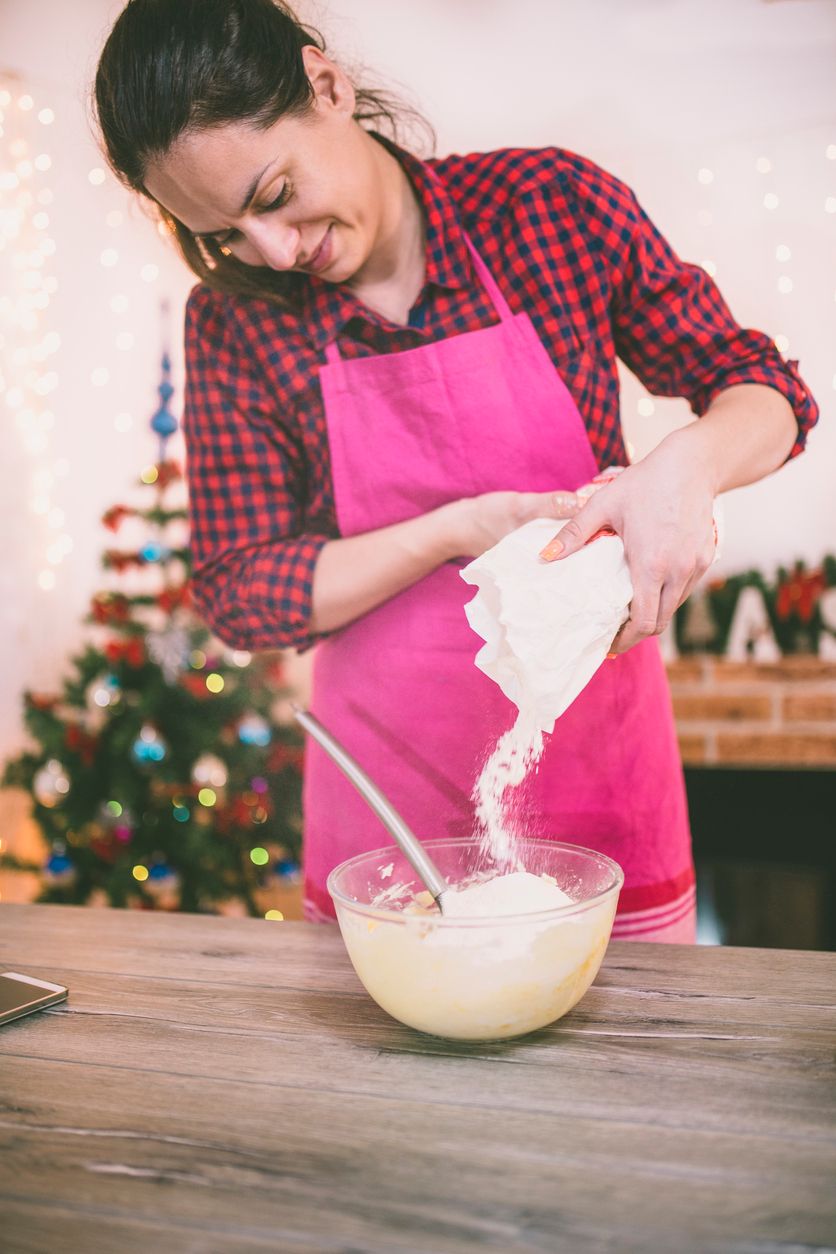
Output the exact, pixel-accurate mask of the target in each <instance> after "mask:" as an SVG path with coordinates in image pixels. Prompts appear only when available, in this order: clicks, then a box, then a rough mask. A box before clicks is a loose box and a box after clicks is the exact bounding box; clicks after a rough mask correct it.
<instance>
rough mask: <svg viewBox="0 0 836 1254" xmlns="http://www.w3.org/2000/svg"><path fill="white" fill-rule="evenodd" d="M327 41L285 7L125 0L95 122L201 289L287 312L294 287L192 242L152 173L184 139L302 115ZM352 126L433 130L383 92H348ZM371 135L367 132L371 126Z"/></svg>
mask: <svg viewBox="0 0 836 1254" xmlns="http://www.w3.org/2000/svg"><path fill="white" fill-rule="evenodd" d="M306 45H313V46H314V47H317V48H319V49H320V51H322V52H324V51H325V40H324V39H323V38H322V35H321V34H320V33H319V32H318V31H316V30H314V29H313V28H312V27H307V26H305V25H303V24H302V23H301V22H299V21H298V19H297V18H296V16H295V15H294V13H293V11H292V10H291V9H290V8H289V6H288V5H286V4H285V3H283V2H282V0H129V3H128V4H127V6H126V7H125V8H124V9H123V10H122V12H121V14H120V15H119V17H118V18H117V20H116V24H115V26H114V27H113V30H112V31H111V32H110V35H109V37H108V40H107V43H106V44H105V46H104V49H103V50H102V55H101V57H100V59H99V66H98V69H97V71H96V83H95V116H96V120H97V121H98V125H99V129H100V131H101V136H102V140H103V143H104V150H105V154H106V156H107V160H108V162H109V164H110V166H111V168H112V169H113V171H114V173H115V174H116V176H117V178H119V179H120V181H121V182H122V183H124V184H125V185H126V186H128V187H130V188H132V189H133V190H134V191H137V192H140V193H141V194H142V195H144V196H146V197H148V199H149V200H150V201H151V202H152V203H153V205H154V206H155V207H156V211H157V213H158V214H159V216H160V218H161V220H162V222H163V224H164V225H165V226H166V227H167V228H168V230H169V231H170V232H171V234H172V236H173V237H174V240H175V242H176V243H177V245H178V247H179V250H180V253H181V254H182V256H183V258H184V260H185V261H186V263H187V265H188V266H189V267H190V268H191V269H192V270H193V271H194V273H195V274H196V275H197V276H198V278H200V279H202V280H203V281H204V282H205V283H207V284H208V285H209V286H211V287H214V288H217V289H219V290H220V291H224V292H233V293H237V294H240V295H252V296H267V297H269V298H272V299H274V300H275V299H278V300H281V301H284V302H290V303H292V302H293V289H294V281H295V279H296V276H294V275H293V274H291V273H289V272H286V273H284V274H282V273H279V272H276V271H274V270H271V269H269V268H268V267H262V266H247V265H244V264H243V263H242V262H240V261H238V260H236V258H235V257H232V256H226V255H225V254H224V253H222V252H221V250H220V246H219V245H217V244H215V243H214V242H212V241H209V240H201V241H198V240H197V239H195V237H194V236H193V235H192V233H191V231H189V230H188V228H187V227H185V226H184V225H183V223H182V222H180V221H179V220H178V219H177V218H175V217H174V216H173V215H172V214H170V213H169V212H168V210H166V209H164V208H163V206H162V205H160V204H158V202H157V201H155V200H154V198H153V197H152V196H151V195H150V193H149V192H148V190H147V189H146V187H145V184H144V180H145V174H146V171H147V168H148V164H149V162H151V161H153V160H156V159H159V158H161V157H164V156H165V155H166V154H167V153H168V152H169V151H170V149H171V147H172V145H173V144H174V143H175V141H176V140H177V139H178V138H179V137H180V136H181V135H183V134H184V133H185V132H187V131H199V130H201V129H204V128H208V127H211V126H218V125H222V124H224V123H228V122H239V121H247V122H250V123H252V124H253V125H255V126H257V127H263V128H265V129H266V128H267V127H269V126H272V125H273V123H274V122H276V121H277V120H278V119H279V118H280V117H283V116H294V115H295V116H299V115H301V114H304V113H305V112H306V110H307V109H308V108H310V106H311V104H312V102H313V90H312V88H311V85H310V82H309V81H308V77H307V75H306V73H305V67H304V62H303V59H302V49H303V48H304V47H305V46H306ZM355 92H356V98H357V99H356V106H355V111H354V117H355V120H356V121H358V122H360V123H361V124H369V123H374V124H375V128H376V127H377V126H381V124H382V128H383V129H385V130H387V131H388V132H389V134H390V136H391V138H393V139H394V140H396V141H398V142H400V139H401V129H402V126H403V124H404V122H409V123H417V124H418V125H419V126H421V127H422V128H424V129H425V131H426V133H428V135H429V137H430V142H431V144H432V145H434V142H435V136H434V134H433V132H432V128H431V127H430V126H429V124H428V123H427V122H426V121H425V120H424V119H423V118H422V117H421V115H420V114H419V113H418V112H417V111H416V110H415V109H413V108H411V107H409V106H405V105H403V104H402V103H401V102H400V101H399V100H398V99H397V97H396V96H394V95H392V94H391V93H389V92H385V91H379V90H373V89H371V88H366V87H355ZM368 129H372V127H371V126H369V127H368Z"/></svg>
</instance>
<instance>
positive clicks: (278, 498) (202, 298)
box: [183, 287, 334, 651]
mask: <svg viewBox="0 0 836 1254" xmlns="http://www.w3.org/2000/svg"><path fill="white" fill-rule="evenodd" d="M224 300H225V298H224V297H223V296H221V295H219V294H218V293H214V292H210V291H209V290H208V289H206V288H202V287H197V288H195V289H194V291H193V292H192V294H191V296H190V298H189V302H188V305H187V309H186V328H185V351H186V390H185V401H184V411H183V430H184V435H185V440H186V473H187V480H188V487H189V520H190V528H191V541H190V548H191V557H192V592H193V595H194V599H195V603H196V606H197V609H198V611H199V613H200V614H201V616H202V617H203V618H204V619H205V620H206V622H207V624H208V625H209V626H210V627H211V629H212V631H214V632H215V634H216V635H217V636H218V637H219V638H220V639H221V640H223V641H224V642H225V643H226V644H228V645H230V646H231V647H233V648H238V649H247V650H250V651H254V650H258V649H269V648H278V647H285V646H290V645H294V646H296V647H305V646H306V645H308V644H310V643H311V640H312V637H311V634H310V629H309V623H310V617H311V596H312V587H313V572H314V566H315V565H316V561H317V558H318V556H319V554H320V552H321V550H322V548H323V546H324V545H325V544H327V543H328V541H329V540H331V539H333V538H334V537H333V536H332V535H327V534H321V533H318V532H317V531H310V530H306V528H305V516H304V500H303V485H304V466H303V465H302V462H301V457H302V453H301V450H300V448H299V446H298V443H297V442H295V441H294V438H293V434H292V431H291V428H290V426H289V425H287V424H286V423H283V422H282V420H281V419H282V415H281V401H280V399H279V398H277V397H276V396H275V395H274V394H273V393H272V392H271V388H270V382H269V380H268V379H266V378H263V377H262V378H257V377H255V375H254V372H251V371H250V370H249V369H248V362H247V357H248V354H247V352H246V349H245V348H244V347H243V346H242V345H240V344H237V343H236V342H235V337H234V330H233V328H232V327H231V325H230V320H229V319H228V318H227V317H225V315H224ZM285 417H286V415H285Z"/></svg>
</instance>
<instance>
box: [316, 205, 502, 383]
mask: <svg viewBox="0 0 836 1254" xmlns="http://www.w3.org/2000/svg"><path fill="white" fill-rule="evenodd" d="M462 234H463V235H464V238H465V243H466V244H467V247H468V251H469V253H470V257H471V260H472V262H473V266H474V269H475V270H476V273H477V275H478V276H479V278H480V280H481V281H482V284H483V286H484V288H485V291H486V292H487V293H488V295H489V296H490V298H491V301H492V303H493V307H494V309H495V310H496V312H497V314H498V315H499V320H500V322H508V321H510V319H511V318H513V316H514V314H513V311H512V309H511V306H510V305H509V304H508V302H507V300H506V299H505V297H504V296H503V295H502V292H501V291H500V290H499V284H498V283H497V281H496V279H495V278H494V277H493V275H492V274H491V272H490V270H489V269H488V267H487V266H486V265H485V263H484V261H483V260H482V258H481V256H480V255H479V253H478V252H477V251H476V245H475V244H474V243H473V240H472V239H471V238H470V236H469V235H468V233H467V231H465V230H464V228H462ZM325 359H326V361H327V362H328V364H329V365H331V366H333V365H336V364H337V363H338V362H340V361H342V357H341V356H340V350H339V349H338V348H337V341H336V340H335V339H334V340H329V341H328V343H327V344H326V345H325Z"/></svg>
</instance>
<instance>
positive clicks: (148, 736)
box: [131, 723, 168, 766]
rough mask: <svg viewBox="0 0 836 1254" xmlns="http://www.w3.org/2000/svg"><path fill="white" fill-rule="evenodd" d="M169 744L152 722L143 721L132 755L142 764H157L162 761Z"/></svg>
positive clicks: (132, 748)
mask: <svg viewBox="0 0 836 1254" xmlns="http://www.w3.org/2000/svg"><path fill="white" fill-rule="evenodd" d="M167 751H168V746H167V745H166V743H165V741H164V740H163V738H162V736H161V735H160V733H159V732H158V731H157V729H156V727H154V726H153V724H152V723H143V725H142V727H141V728H140V732H139V735H138V736H137V738H136V740H135V741H134V743H133V746H132V747H131V756H132V757H133V759H134V761H135V762H138V763H139V764H140V766H156V764H157V763H158V762H162V760H163V758H164V757H165V755H166V753H167Z"/></svg>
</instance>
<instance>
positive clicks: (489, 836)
mask: <svg viewBox="0 0 836 1254" xmlns="http://www.w3.org/2000/svg"><path fill="white" fill-rule="evenodd" d="M543 748H544V741H543V733H542V731H540V729H539V728H538V727H537V725H536V723H535V722H534V721H533V719H532V718H531V716H530V713H529V712H527V711H524V710H520V713H519V714H518V716H517V719H516V722H515V723H514V726H513V727H511V728H510V729H509V730H508V731H507V732H505V733H504V735H502V736H500V738H499V740H498V741H497V744H496V748H495V749H494V751H493V753H492V754H491V756H490V757H489V758H488V760H487V762H486V763H485V765H484V767H483V768H482V772H481V774H480V776H479V778H478V780H477V781H476V787H475V788H474V790H473V800H474V802H475V804H476V821H477V823H478V825H479V833H480V844H479V853H480V855H482V856H483V857H486V858H488V859H489V860H490V861H491V862H493V863H495V864H496V865H497V866H498V867H500V868H501V869H503V870H514V871H521V870H522V869H523V865H522V862H521V861H520V858H519V855H518V854H517V852H516V847H515V840H516V836H517V835H518V833H517V832H516V831H515V830H514V826H513V824H512V822H511V821H510V816H509V814H508V810H509V806H508V805H507V804H506V796H505V794H506V792H507V790H508V789H509V788H516V787H517V786H518V785H519V784H521V783H522V781H523V780H524V779H525V777H526V775H527V774H528V772H529V771H530V770H531V768H532V767H533V766H534V765H535V763H536V762H537V761H538V759H539V757H540V755H541V754H542V752H543Z"/></svg>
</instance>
